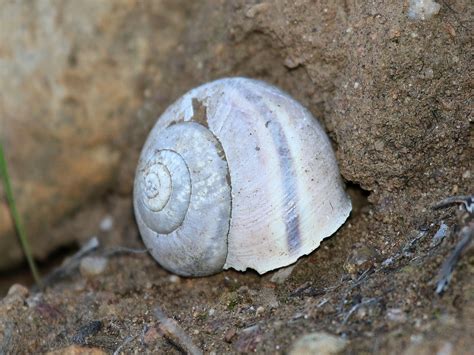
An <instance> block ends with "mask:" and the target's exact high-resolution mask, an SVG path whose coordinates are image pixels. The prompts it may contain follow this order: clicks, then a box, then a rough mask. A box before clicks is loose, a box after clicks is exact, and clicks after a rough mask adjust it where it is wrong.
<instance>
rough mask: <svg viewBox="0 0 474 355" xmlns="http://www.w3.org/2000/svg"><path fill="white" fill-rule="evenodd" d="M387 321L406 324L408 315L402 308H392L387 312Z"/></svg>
mask: <svg viewBox="0 0 474 355" xmlns="http://www.w3.org/2000/svg"><path fill="white" fill-rule="evenodd" d="M387 319H388V320H389V321H392V322H397V323H404V322H406V320H407V315H406V314H405V312H403V311H402V310H401V309H400V308H390V309H388V310H387Z"/></svg>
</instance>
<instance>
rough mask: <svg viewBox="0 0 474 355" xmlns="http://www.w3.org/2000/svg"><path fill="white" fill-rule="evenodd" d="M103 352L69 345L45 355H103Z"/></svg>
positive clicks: (97, 349)
mask: <svg viewBox="0 0 474 355" xmlns="http://www.w3.org/2000/svg"><path fill="white" fill-rule="evenodd" d="M105 354H107V353H106V352H105V351H103V350H101V349H99V348H92V347H85V346H80V345H70V346H68V347H65V348H61V349H57V350H53V351H48V352H47V353H46V355H105Z"/></svg>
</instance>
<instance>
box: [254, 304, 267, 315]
mask: <svg viewBox="0 0 474 355" xmlns="http://www.w3.org/2000/svg"><path fill="white" fill-rule="evenodd" d="M263 312H265V308H264V307H262V306H260V307H258V308H257V310H256V311H255V315H256V316H257V317H258V316H259V315H260V314H262V313H263Z"/></svg>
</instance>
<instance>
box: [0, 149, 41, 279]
mask: <svg viewBox="0 0 474 355" xmlns="http://www.w3.org/2000/svg"><path fill="white" fill-rule="evenodd" d="M0 178H1V179H2V182H3V189H4V190H5V195H6V197H7V201H8V205H9V207H10V213H11V216H12V219H13V223H14V225H15V228H16V231H17V233H18V237H19V238H20V243H21V247H22V248H23V251H24V253H25V256H26V260H27V261H28V265H29V267H30V270H31V273H32V274H33V278H34V279H35V282H36V284H37V285H38V286H39V287H40V288H41V287H42V282H41V277H40V275H39V272H38V269H37V267H36V264H35V261H34V259H33V255H32V253H31V249H30V244H29V243H28V238H27V236H26V232H25V229H24V227H23V224H22V222H21V219H20V215H19V213H18V211H17V209H16V203H15V199H14V197H13V190H12V187H11V183H10V176H9V175H8V168H7V161H6V159H5V154H4V150H3V144H2V142H1V141H0Z"/></svg>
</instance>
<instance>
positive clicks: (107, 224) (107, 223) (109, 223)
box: [99, 215, 114, 232]
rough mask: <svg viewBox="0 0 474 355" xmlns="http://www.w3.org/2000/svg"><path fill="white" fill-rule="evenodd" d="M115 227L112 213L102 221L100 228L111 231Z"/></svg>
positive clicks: (103, 230)
mask: <svg viewBox="0 0 474 355" xmlns="http://www.w3.org/2000/svg"><path fill="white" fill-rule="evenodd" d="M113 227H114V219H113V217H112V216H111V215H107V216H105V217H104V218H102V221H100V224H99V228H100V230H101V231H102V232H109V231H111V230H112V228H113Z"/></svg>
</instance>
